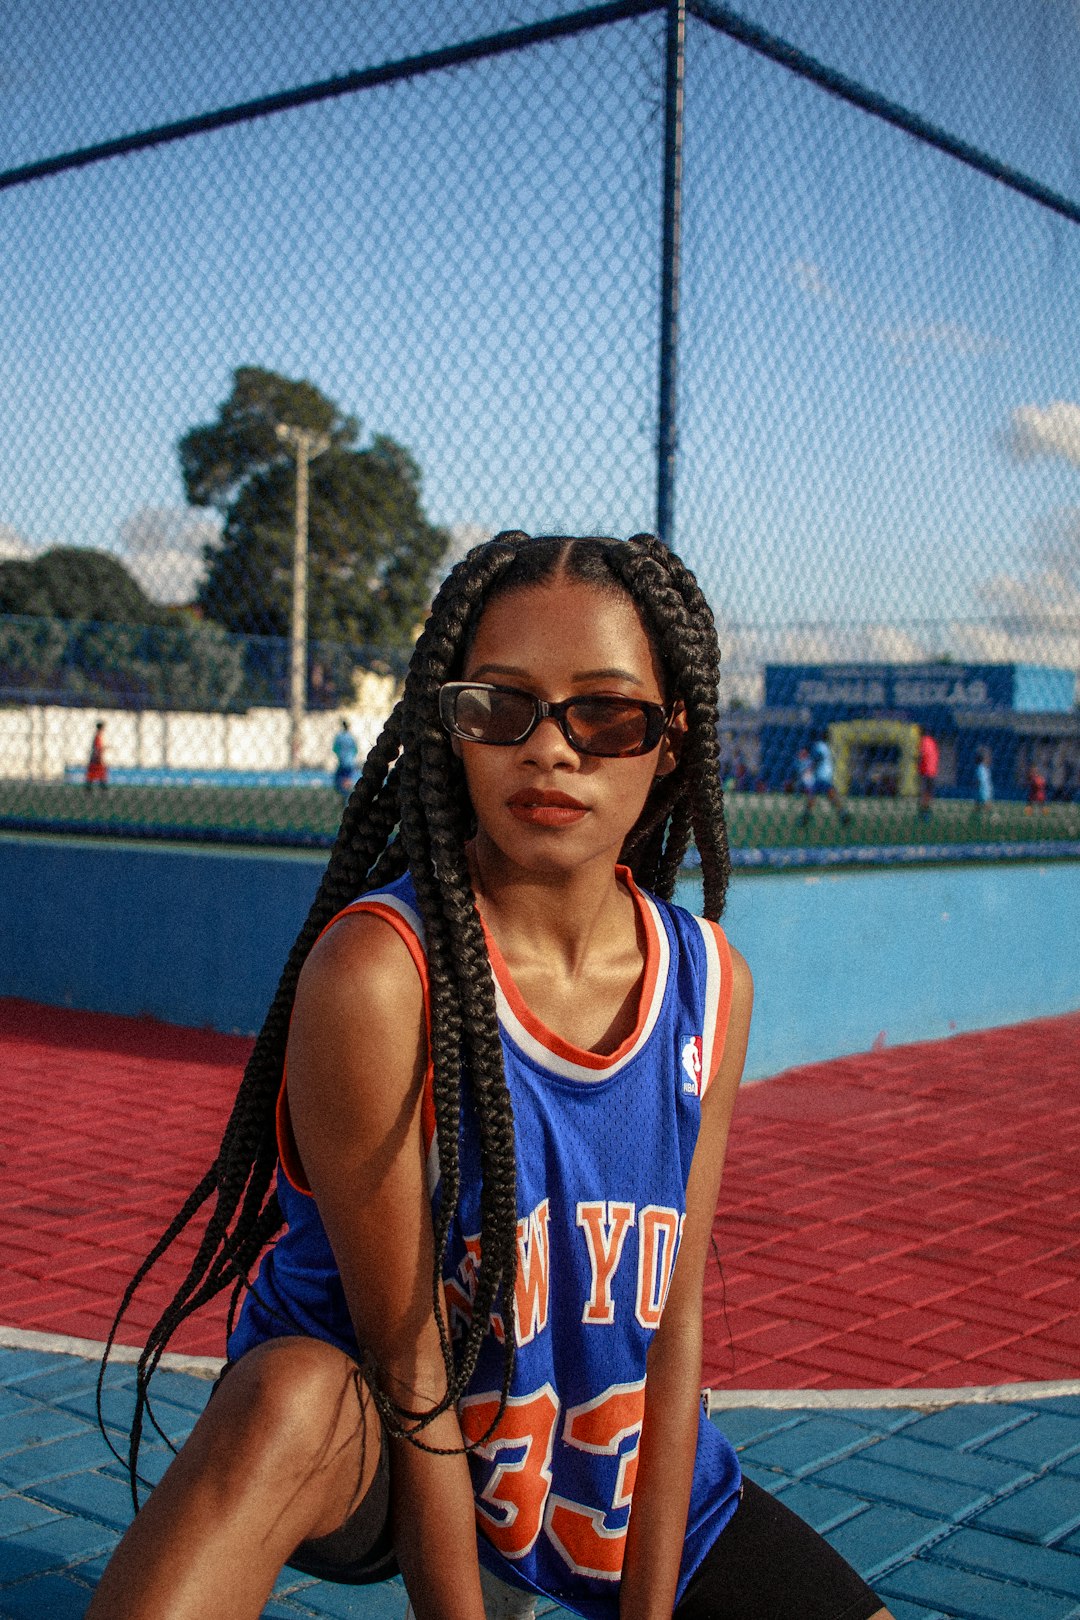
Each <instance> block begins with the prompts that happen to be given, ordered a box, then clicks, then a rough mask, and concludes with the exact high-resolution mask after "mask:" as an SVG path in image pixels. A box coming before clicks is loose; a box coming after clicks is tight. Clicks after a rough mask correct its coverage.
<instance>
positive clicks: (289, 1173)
mask: <svg viewBox="0 0 1080 1620" xmlns="http://www.w3.org/2000/svg"><path fill="white" fill-rule="evenodd" d="M358 911H363V912H367V913H369V914H370V915H371V916H374V917H381V918H382V920H383V921H384V922H386V923H389V925H390V927H391V928H392V929H393V930H394V932H395V933H396V934H397V935H399V937H400V938H401V939H402V940H403V941H404V944H405V947H406V949H407V950H408V952H409V955H410V956H411V957H412V960H413V965H414V966H415V968H416V971H417V973H418V974H419V976H420V990H421V994H422V996H423V1000H424V1033H425V1035H426V1038H427V1049H428V1065H427V1072H426V1074H425V1075H424V1095H423V1100H422V1102H421V1106H420V1122H421V1129H422V1131H423V1137H424V1158H425V1160H427V1159H428V1158H429V1156H430V1153H431V1144H432V1141H433V1140H434V1136H435V1104H434V1100H433V1098H432V1094H431V995H430V988H429V985H428V966H427V957H426V955H425V954H424V947H423V945H422V944H421V942H420V938H419V936H418V934H417V932H416V929H415V928H414V927H413V926H412V923H411V921H410V918H409V917H407V916H405V915H403V914H402V911H399V910H398V909H397V907H396V906H395V905H393V904H387V903H386V902H385V901H382V900H375V899H372V900H367V899H360V900H354V901H353V903H352V905H351V906H346V907H345V908H344V910H342V911H339V912H338V913H337V915H336V916H334V917H331V919H330V921H329V922H328V923H327V925H326V927H325V928H324V929H323V930H322V933H320V935H319V939H322V937H323V934H326V933H328V932H329V931H330V929H331V928H333V927H334V925H335V924H336V923H339V922H340V921H341V919H342V917H351V916H352V915H353V913H354V912H358ZM319 939H317V940H316V941H315V944H316V945H317V944H318V943H319ZM290 1022H291V1020H290ZM288 1084H289V1072H288V1068H287V1067H286V1068H285V1069H284V1072H283V1073H282V1076H281V1086H280V1087H279V1089H278V1095H277V1106H276V1109H275V1125H276V1130H277V1150H278V1159H279V1161H280V1163H281V1169H282V1172H283V1173H284V1176H285V1179H286V1181H287V1182H288V1183H289V1185H290V1186H291V1187H293V1188H295V1190H296V1191H297V1192H298V1193H304V1194H305V1195H306V1196H307V1197H309V1198H310V1196H311V1188H310V1186H309V1185H308V1180H307V1177H306V1175H305V1174H304V1167H303V1165H302V1164H301V1162H300V1154H299V1151H298V1150H297V1146H296V1138H295V1136H294V1135H293V1128H292V1120H291V1118H290V1117H289V1093H288Z"/></svg>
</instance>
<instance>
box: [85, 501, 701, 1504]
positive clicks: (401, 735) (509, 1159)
mask: <svg viewBox="0 0 1080 1620" xmlns="http://www.w3.org/2000/svg"><path fill="white" fill-rule="evenodd" d="M560 574H562V575H564V576H565V577H568V578H571V579H576V580H581V581H582V582H584V583H587V584H590V585H592V586H594V587H596V588H598V589H601V590H605V591H609V592H616V593H618V594H619V595H621V596H629V597H630V599H631V601H632V602H633V603H634V605H635V606H636V608H637V611H638V613H639V615H640V617H641V620H642V623H643V625H644V627H645V630H646V632H647V634H648V636H649V638H650V640H651V643H652V645H653V647H654V649H655V651H656V653H657V655H658V658H659V662H660V664H661V667H662V670H663V676H664V684H665V699H666V701H668V702H669V703H671V702H674V701H675V700H679V701H681V702H682V704H683V705H684V707H685V710H686V714H687V720H688V728H687V733H686V736H685V739H684V744H683V748H682V752H681V755H680V758H679V761H678V764H677V765H676V768H675V769H674V770H673V771H672V772H670V773H669V774H668V775H667V776H665V777H663V778H660V779H658V781H657V783H656V785H655V786H654V788H653V790H652V792H651V793H650V795H649V798H648V800H647V801H646V804H645V808H644V810H643V812H642V814H641V817H640V818H639V820H638V823H637V825H636V826H635V827H634V828H633V829H632V831H631V833H630V834H629V836H628V838H627V840H626V844H625V846H624V850H623V858H624V860H626V862H627V864H628V865H629V866H630V868H631V870H632V872H633V874H634V877H635V880H636V881H637V882H638V883H640V884H641V885H642V886H643V887H645V888H648V889H651V890H653V891H654V892H655V893H658V894H659V895H661V896H662V897H663V898H665V899H668V898H670V897H671V894H672V892H673V889H674V885H675V880H676V877H677V875H678V872H679V869H680V867H681V865H682V863H683V860H684V857H685V855H686V852H687V849H688V847H689V844H690V840H691V837H693V839H694V841H695V842H696V844H697V848H698V851H699V853H700V857H701V864H702V871H703V877H704V911H705V914H706V916H709V917H712V918H718V917H719V916H720V914H721V912H722V910H723V905H724V896H725V891H726V887H727V880H728V872H729V862H728V849H727V836H726V831H725V826H724V815H723V798H722V792H721V787H720V761H719V750H718V743H717V719H718V714H717V682H718V676H719V650H718V647H717V641H716V629H715V625H714V623H713V617H712V613H711V611H710V609H709V607H708V604H707V603H706V601H705V598H704V597H703V595H702V593H701V591H700V589H699V587H698V585H697V582H696V580H695V579H694V577H693V575H692V574H691V573H690V571H689V570H688V569H687V568H686V567H685V565H684V564H683V563H681V562H680V561H679V559H678V558H677V557H676V556H675V555H674V554H673V553H672V552H671V551H669V550H668V549H667V547H666V546H664V545H663V544H662V543H661V542H660V541H659V540H657V539H655V538H654V537H653V536H651V535H645V534H639V535H635V536H633V538H632V539H630V540H628V541H625V542H623V541H618V540H610V539H599V538H586V539H579V538H570V537H565V536H548V537H542V538H538V539H530V538H529V536H527V535H525V534H522V533H520V532H519V531H507V532H505V533H503V534H499V535H496V537H495V538H494V539H493V540H490V541H488V542H486V543H485V544H483V545H480V546H477V547H474V549H473V550H472V551H470V552H469V554H468V556H467V557H465V558H464V559H463V561H461V562H460V563H458V565H457V566H456V567H455V568H454V569H453V571H452V572H451V573H450V574H449V575H448V576H447V578H446V580H445V581H444V583H443V585H442V587H441V589H440V590H439V593H438V595H437V597H436V599H435V602H434V604H433V606H432V609H431V614H430V616H429V618H428V621H427V624H426V626H425V628H424V631H423V633H422V635H421V636H420V639H419V640H418V642H417V644H416V648H415V650H414V653H413V657H412V660H411V662H410V665H409V672H408V676H407V678H406V682H405V689H404V693H403V696H402V698H401V701H400V702H399V703H398V704H397V706H396V707H395V709H394V711H393V713H392V714H391V715H390V718H389V719H388V721H387V722H386V725H385V726H384V728H383V731H382V733H381V735H380V737H379V739H378V741H377V742H376V744H375V746H374V748H373V749H372V750H371V752H370V753H369V754H368V757H367V759H366V761H365V763H364V768H363V772H362V774H361V776H360V779H359V781H358V782H357V785H356V787H355V788H354V790H353V792H352V795H351V797H350V799H349V802H348V804H347V806H346V808H345V812H344V815H343V817H342V822H341V827H340V830H339V832H338V837H337V841H336V843H335V845H334V848H333V851H332V853H331V855H330V860H329V862H328V865H327V868H326V871H325V873H324V874H323V878H322V882H321V883H320V886H319V890H318V893H317V895H316V897H315V901H314V903H313V905H312V907H311V911H310V912H309V914H308V917H307V919H306V921H305V923H304V925H303V927H302V928H301V930H300V933H299V935H298V936H297V939H296V942H295V944H294V945H293V948H292V950H291V951H290V953H289V957H288V960H287V962H286V964H285V968H284V970H283V972H282V975H281V979H280V982H279V984H278V988H277V992H276V994H275V996H274V999H273V1002H272V1003H271V1006H270V1010H269V1011H268V1013H267V1015H266V1019H265V1022H264V1023H263V1026H262V1029H261V1030H260V1032H259V1035H258V1038H257V1039H256V1042H255V1047H254V1050H253V1052H252V1054H251V1057H250V1059H249V1061H248V1064H247V1067H246V1069H245V1071H244V1077H243V1079H242V1081H241V1083H240V1087H239V1090H238V1092H237V1096H236V1101H235V1103H234V1105H233V1110H232V1113H231V1115H230V1118H229V1122H228V1124H227V1126H226V1128H225V1132H224V1135H223V1137H222V1141H221V1146H220V1148H219V1149H218V1153H217V1156H216V1158H215V1159H214V1161H213V1163H212V1164H211V1166H210V1168H209V1169H208V1170H207V1172H206V1174H205V1175H204V1176H203V1178H202V1180H201V1181H200V1182H199V1184H198V1186H197V1187H196V1188H195V1189H194V1191H193V1192H192V1193H191V1195H190V1197H189V1198H188V1199H187V1201H186V1202H185V1204H184V1205H183V1207H182V1208H181V1210H180V1211H179V1212H178V1214H177V1215H176V1217H175V1218H174V1219H173V1221H172V1222H171V1223H170V1224H169V1226H168V1227H167V1229H166V1230H165V1232H164V1233H163V1234H162V1236H161V1238H160V1239H159V1240H158V1242H157V1243H156V1244H155V1245H154V1247H153V1249H152V1250H151V1251H150V1253H149V1254H148V1255H147V1257H146V1259H145V1260H144V1261H143V1263H142V1265H141V1266H140V1267H139V1269H138V1271H137V1272H136V1274H135V1276H134V1278H133V1279H132V1281H131V1283H130V1284H129V1285H128V1288H127V1290H126V1291H125V1293H124V1296H123V1299H122V1300H121V1303H120V1307H119V1310H118V1312H117V1315H116V1320H115V1321H114V1323H113V1326H112V1329H111V1331H110V1334H109V1338H108V1342H107V1344H106V1349H105V1358H104V1359H103V1362H102V1372H101V1376H100V1377H99V1380H98V1413H99V1420H100V1416H101V1389H102V1381H103V1378H104V1371H105V1365H106V1363H107V1360H108V1355H109V1351H110V1349H111V1347H112V1345H113V1343H114V1341H115V1338H116V1335H117V1332H118V1330H119V1328H120V1325H121V1322H122V1321H123V1318H124V1316H125V1314H126V1312H127V1309H128V1307H129V1305H130V1304H131V1301H132V1299H133V1297H134V1295H135V1293H136V1290H137V1289H138V1287H139V1286H140V1284H141V1283H142V1281H143V1280H144V1278H145V1277H146V1275H147V1273H148V1272H149V1271H150V1270H151V1268H152V1267H153V1266H154V1265H155V1264H156V1263H157V1261H158V1260H159V1259H160V1258H161V1256H162V1255H163V1254H164V1253H165V1252H166V1250H168V1249H169V1247H170V1246H171V1245H172V1243H173V1242H174V1241H175V1240H176V1238H177V1237H178V1236H179V1235H180V1233H181V1232H183V1231H184V1230H185V1228H186V1227H187V1226H188V1225H189V1223H190V1222H191V1221H193V1220H194V1219H195V1217H196V1216H197V1215H198V1213H199V1211H200V1210H201V1209H202V1208H203V1206H204V1205H206V1204H208V1203H211V1201H212V1203H211V1208H210V1212H209V1214H208V1215H207V1216H206V1217H205V1224H204V1226H203V1231H202V1236H201V1239H200V1241H199V1244H198V1248H197V1252H196V1254H195V1257H194V1259H193V1261H192V1262H191V1265H190V1267H189V1270H188V1272H187V1275H186V1276H185V1278H184V1280H183V1282H182V1283H181V1284H180V1287H179V1288H178V1290H177V1292H176V1294H175V1296H174V1298H173V1299H172V1301H171V1302H170V1303H169V1305H168V1306H167V1307H166V1309H165V1310H164V1311H163V1312H162V1315H161V1317H160V1318H159V1320H158V1321H157V1322H156V1323H155V1325H154V1327H153V1328H152V1329H151V1331H150V1334H149V1336H148V1338H147V1342H146V1345H145V1348H144V1349H143V1351H142V1353H141V1356H140V1358H139V1362H138V1368H137V1378H136V1400H135V1411H134V1416H133V1420H132V1426H131V1438H130V1445H129V1450H128V1458H127V1462H128V1467H129V1472H130V1476H131V1488H132V1496H133V1499H134V1501H135V1505H136V1507H138V1472H137V1470H138V1454H139V1445H140V1440H141V1436H142V1429H143V1422H144V1417H147V1418H149V1420H150V1422H151V1423H154V1417H153V1411H152V1408H151V1406H150V1403H149V1383H150V1379H151V1377H152V1375H153V1372H154V1370H155V1368H156V1367H157V1365H158V1363H159V1361H160V1359H161V1356H162V1354H163V1353H164V1351H165V1349H166V1346H167V1345H168V1343H169V1340H170V1339H171V1337H172V1335H173V1334H174V1333H175V1331H176V1329H177V1328H178V1327H179V1326H180V1324H181V1323H182V1322H183V1321H185V1320H186V1319H187V1318H188V1317H189V1316H190V1315H191V1314H192V1312H194V1311H196V1310H198V1309H199V1307H200V1306H202V1305H203V1304H205V1303H206V1302H207V1301H209V1300H211V1299H213V1298H214V1297H215V1296H216V1295H217V1294H218V1293H220V1292H221V1291H222V1290H224V1289H231V1290H232V1300H231V1304H230V1311H229V1321H230V1325H231V1322H232V1318H233V1315H234V1313H235V1308H236V1304H237V1302H238V1300H239V1297H240V1294H241V1293H242V1291H243V1290H244V1288H245V1287H247V1286H248V1276H249V1273H250V1271H251V1270H252V1268H253V1266H254V1265H255V1262H256V1261H257V1259H258V1257H259V1255H260V1253H261V1251H262V1249H263V1248H264V1247H265V1245H266V1244H267V1243H268V1242H269V1241H270V1240H271V1239H272V1238H273V1236H274V1235H275V1233H276V1232H278V1231H279V1230H280V1227H281V1224H282V1220H281V1211H280V1209H279V1207H278V1202H277V1197H276V1195H275V1193H274V1191H273V1178H274V1173H275V1169H276V1164H277V1143H276V1138H275V1105H276V1101H277V1094H278V1091H279V1089H280V1085H281V1077H282V1072H283V1066H284V1059H285V1043H286V1039H287V1034H288V1028H289V1020H290V1016H291V1013H292V1007H293V1002H294V999H295V995H296V986H297V982H298V980H299V977H300V971H301V968H302V967H303V965H304V962H305V960H306V959H307V956H308V953H309V952H310V950H311V948H312V945H313V944H314V942H315V940H316V939H317V938H318V936H319V934H320V933H321V932H322V930H323V929H324V928H325V926H326V925H327V923H328V922H330V920H331V919H332V918H333V917H334V916H335V915H336V914H337V913H338V912H339V911H341V910H342V908H343V907H344V906H346V905H347V904H348V903H349V902H350V901H351V900H353V899H354V898H356V896H358V895H359V894H362V893H365V892H369V891H370V890H372V889H376V888H379V887H381V886H383V885H384V884H386V883H388V882H390V881H392V880H393V879H394V878H396V877H398V876H400V875H401V874H402V873H403V872H404V871H405V870H406V868H407V869H408V870H409V872H410V873H411V874H412V879H413V883H414V885H415V889H416V896H417V902H418V905H419V909H420V912H421V914H422V916H423V919H424V927H425V933H426V943H427V953H428V968H429V981H430V1000H431V1043H430V1044H431V1050H430V1060H431V1065H432V1070H433V1082H432V1084H433V1101H434V1113H435V1129H436V1140H437V1146H438V1154H439V1164H440V1172H441V1177H442V1197H441V1201H440V1205H439V1212H438V1215H437V1218H436V1231H435V1265H434V1271H433V1276H432V1297H433V1302H434V1305H435V1317H436V1321H437V1322H438V1324H439V1332H440V1338H441V1342H442V1353H443V1360H444V1364H445V1368H446V1379H447V1388H446V1394H445V1396H444V1398H443V1399H442V1400H441V1401H440V1402H439V1403H438V1405H436V1406H435V1407H433V1408H431V1409H427V1410H425V1411H423V1412H416V1411H413V1410H410V1409H409V1408H407V1407H404V1406H401V1405H399V1404H397V1403H396V1402H395V1401H394V1400H393V1399H392V1398H391V1396H390V1395H389V1394H387V1393H386V1391H385V1390H384V1389H383V1387H382V1382H381V1377H380V1370H379V1369H378V1368H377V1367H376V1366H374V1365H373V1364H371V1362H370V1360H369V1361H367V1362H366V1363H365V1372H366V1374H367V1379H368V1383H369V1386H370V1388H371V1393H372V1397H373V1399H374V1400H375V1402H376V1405H377V1407H378V1409H379V1412H380V1414H381V1416H382V1418H383V1420H384V1422H385V1423H386V1425H387V1427H388V1429H389V1430H390V1432H391V1433H393V1434H395V1435H398V1436H405V1437H407V1438H409V1439H410V1440H412V1441H413V1443H414V1444H416V1445H419V1446H421V1447H424V1449H429V1448H427V1446H426V1445H425V1442H424V1440H423V1438H422V1431H423V1430H424V1429H425V1428H426V1426H427V1425H428V1424H429V1423H430V1422H431V1421H432V1420H433V1419H434V1418H435V1417H436V1416H437V1415H438V1414H439V1413H440V1412H442V1411H445V1410H446V1409H447V1408H448V1407H450V1406H451V1405H453V1404H455V1403H456V1401H457V1400H458V1399H459V1398H460V1396H461V1394H462V1393H463V1392H464V1390H465V1387H466V1385H467V1384H468V1381H469V1378H470V1377H471V1375H472V1372H473V1370H474V1368H475V1366H476V1360H477V1357H478V1355H479V1352H480V1347H481V1344H482V1342H483V1340H484V1338H485V1335H486V1333H487V1331H488V1325H489V1321H490V1317H491V1313H492V1310H493V1308H494V1307H495V1306H496V1304H497V1301H498V1299H499V1295H500V1292H501V1293H502V1295H503V1298H504V1300H506V1301H508V1302H512V1299H513V1290H514V1279H515V1276H516V1265H517V1204H516V1188H515V1158H514V1123H513V1115H512V1111H511V1105H510V1096H509V1092H508V1090H507V1086H506V1078H505V1074H504V1072H503V1062H502V1048H501V1044H500V1039H499V1026H498V1019H497V1015H496V1010H495V993H494V983H493V979H492V974H491V967H490V963H489V960H488V955H487V949H486V946H485V942H484V935H483V929H482V925H481V922H480V917H479V913H478V912H477V910H476V905H475V898H474V894H473V889H472V882H471V878H470V875H469V868H468V863H467V858H466V851H465V846H466V843H467V841H468V838H469V837H470V835H471V833H472V830H473V813H472V808H471V805H470V803H469V799H468V794H467V792H466V788H465V781H464V774H463V772H462V770H461V766H460V764H459V762H458V760H457V758H456V757H455V755H454V753H453V750H452V747H451V745H450V740H449V738H448V737H447V736H446V734H445V732H444V731H443V729H442V727H441V725H440V723H439V716H438V693H439V688H440V686H441V685H442V684H443V682H444V681H447V680H452V679H454V677H455V676H457V675H459V674H460V672H461V670H462V668H463V665H464V660H465V657H466V654H467V651H468V648H469V646H470V644H471V641H472V638H473V637H474V635H475V633H476V630H477V627H478V625H479V621H480V617H481V614H482V613H483V611H484V609H485V608H486V607H487V605H488V604H489V603H490V602H492V601H493V600H495V599H496V598H498V597H501V596H505V595H508V594H509V593H511V592H516V591H521V590H526V589H529V588H530V587H532V586H537V585H541V584H543V583H544V582H545V581H549V580H551V579H552V578H554V577H556V576H558V575H560ZM463 1077H464V1082H463ZM463 1083H465V1084H467V1085H468V1087H469V1090H470V1095H471V1100H472V1103H473V1107H474V1112H475V1117H476V1120H477V1124H478V1130H479V1134H480V1151H481V1172H482V1184H481V1196H480V1210H481V1232H480V1248H481V1262H480V1266H479V1272H478V1275H477V1280H476V1293H475V1299H474V1302H473V1309H472V1315H471V1319H470V1321H469V1323H468V1324H467V1326H466V1328H465V1331H464V1334H463V1336H462V1338H461V1339H460V1340H459V1341H458V1342H457V1343H456V1344H453V1345H452V1344H451V1342H450V1337H449V1334H448V1332H447V1330H446V1327H445V1324H444V1322H443V1315H442V1311H441V1309H440V1305H439V1301H440V1284H441V1273H442V1260H443V1256H444V1253H445V1249H446V1244H447V1239H448V1235H449V1231H450V1225H451V1222H452V1220H453V1217H454V1213H455V1211H456V1209H457V1206H458V1200H459V1193H460V1167H459V1160H458V1144H459V1130H460V1118H461V1102H462V1096H461V1086H462V1084H463ZM502 1317H503V1324H504V1330H505V1333H504V1361H503V1387H502V1399H501V1401H500V1404H499V1413H498V1416H500V1417H501V1415H502V1411H503V1408H504V1406H505V1402H506V1399H507V1395H508V1391H509V1388H510V1381H511V1377H512V1373H513V1365H514V1356H515V1350H516V1338H515V1321H514V1311H513V1309H512V1306H511V1305H510V1304H507V1305H505V1306H504V1308H503V1311H502ZM497 1421H498V1417H497V1418H496V1419H495V1422H497ZM154 1426H155V1427H157V1425H156V1423H155V1424H154ZM493 1427H494V1424H493Z"/></svg>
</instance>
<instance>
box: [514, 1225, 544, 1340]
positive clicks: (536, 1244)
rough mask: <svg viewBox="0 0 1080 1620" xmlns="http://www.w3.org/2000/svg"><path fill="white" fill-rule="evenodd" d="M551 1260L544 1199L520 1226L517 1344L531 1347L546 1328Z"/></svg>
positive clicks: (516, 1309)
mask: <svg viewBox="0 0 1080 1620" xmlns="http://www.w3.org/2000/svg"><path fill="white" fill-rule="evenodd" d="M549 1257H550V1247H549V1243H548V1201H547V1199H546V1198H545V1199H544V1201H543V1203H541V1204H537V1206H536V1208H535V1209H534V1210H533V1212H532V1214H531V1215H523V1216H522V1218H521V1219H520V1220H519V1221H518V1223H517V1261H518V1263H517V1278H516V1280H515V1283H514V1314H515V1318H516V1321H517V1342H518V1344H528V1343H529V1341H530V1340H531V1339H535V1337H536V1335H537V1334H538V1333H542V1332H543V1331H544V1329H545V1328H546V1327H547V1320H548V1284H549V1266H548V1260H549Z"/></svg>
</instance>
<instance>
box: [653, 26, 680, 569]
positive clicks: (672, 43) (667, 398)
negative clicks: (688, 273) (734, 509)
mask: <svg viewBox="0 0 1080 1620" xmlns="http://www.w3.org/2000/svg"><path fill="white" fill-rule="evenodd" d="M685 80H686V0H668V6H667V28H666V38H665V61H664V200H663V236H662V247H661V254H662V259H661V268H660V398H659V409H658V426H657V446H656V452H657V455H656V460H657V465H656V532H657V534H658V535H659V536H660V538H661V540H664V541H666V542H667V544H668V545H670V544H671V542H672V538H673V535H674V526H675V456H676V450H677V443H678V426H677V417H676V408H677V365H678V348H679V251H680V239H681V233H682V165H683V100H684V89H685Z"/></svg>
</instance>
